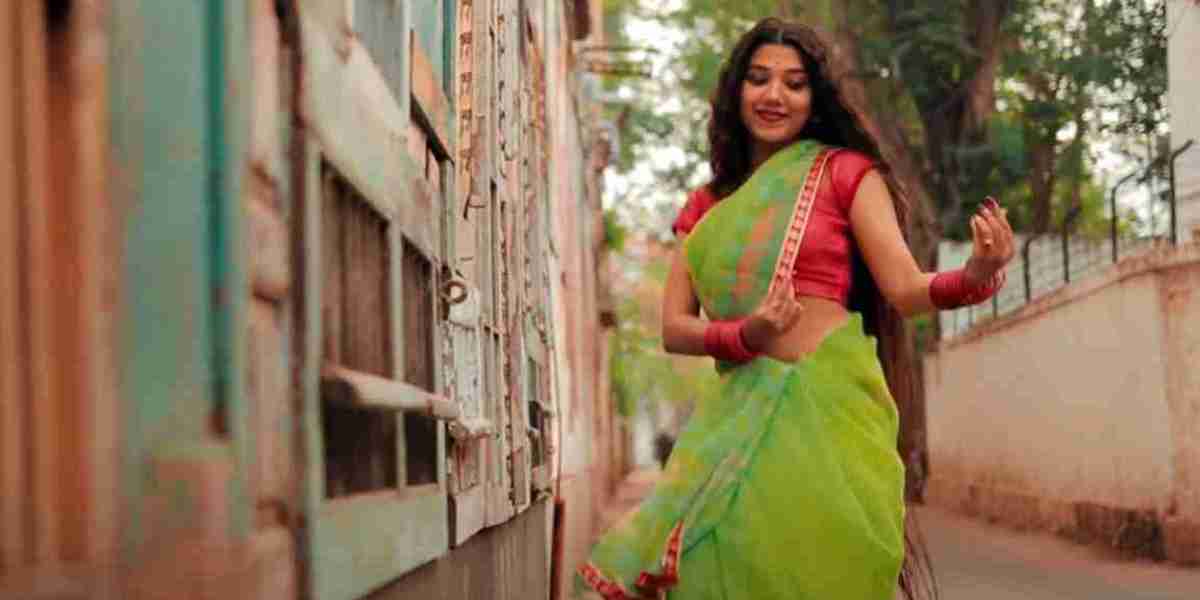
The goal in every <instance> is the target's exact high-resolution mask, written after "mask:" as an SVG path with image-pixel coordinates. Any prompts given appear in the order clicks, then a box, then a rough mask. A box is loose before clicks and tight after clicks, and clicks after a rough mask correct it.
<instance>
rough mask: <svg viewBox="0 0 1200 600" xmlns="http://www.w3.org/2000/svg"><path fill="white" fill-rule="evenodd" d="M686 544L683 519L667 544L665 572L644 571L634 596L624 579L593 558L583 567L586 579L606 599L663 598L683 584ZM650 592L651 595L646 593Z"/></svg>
mask: <svg viewBox="0 0 1200 600" xmlns="http://www.w3.org/2000/svg"><path fill="white" fill-rule="evenodd" d="M682 546H683V522H682V521H680V522H679V523H676V524H675V527H674V528H673V529H671V533H670V535H668V536H667V547H666V549H665V550H664V551H663V557H662V572H661V573H650V572H649V571H642V574H641V575H639V576H638V578H637V582H636V583H635V584H634V585H635V586H636V587H637V588H638V590H639V592H641V593H640V594H638V595H630V593H629V590H627V589H625V586H623V585H621V584H620V582H617V581H613V580H612V579H609V578H608V577H606V576H605V575H604V573H602V572H600V569H599V568H598V567H596V565H595V564H593V563H592V562H591V561H588V562H587V563H586V564H584V565H583V566H582V567H579V574H580V575H581V576H582V577H583V581H584V582H585V583H587V584H588V586H589V587H591V588H592V589H593V590H595V591H596V592H597V593H599V594H600V595H601V596H603V597H604V600H639V599H642V598H660V597H662V596H663V595H664V594H665V593H666V591H667V590H668V589H670V588H672V587H675V585H676V584H678V583H679V555H680V553H681V552H682ZM645 594H649V595H645Z"/></svg>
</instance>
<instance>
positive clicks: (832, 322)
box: [763, 296, 850, 362]
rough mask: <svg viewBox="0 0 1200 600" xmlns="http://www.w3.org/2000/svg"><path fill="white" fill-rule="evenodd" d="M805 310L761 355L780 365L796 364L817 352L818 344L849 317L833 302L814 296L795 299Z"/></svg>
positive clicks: (840, 306)
mask: <svg viewBox="0 0 1200 600" xmlns="http://www.w3.org/2000/svg"><path fill="white" fill-rule="evenodd" d="M797 300H798V301H799V302H800V306H802V307H803V308H804V310H803V311H802V312H801V313H800V318H798V319H797V320H796V322H795V323H794V324H793V325H792V327H791V328H790V329H788V330H787V331H786V332H784V333H782V334H781V335H779V337H776V338H775V339H774V340H773V341H772V342H771V343H770V344H768V345H767V347H766V349H765V350H763V354H765V355H767V356H770V357H771V358H774V359H776V360H780V361H783V362H797V361H800V360H801V359H803V358H804V357H806V356H808V355H809V354H812V353H813V352H816V351H817V348H819V347H820V346H821V342H823V341H825V338H827V337H829V334H831V333H833V332H834V331H836V330H837V329H838V328H839V327H841V326H842V325H844V324H845V323H846V320H847V319H848V318H849V316H850V313H849V312H848V311H847V310H846V307H845V306H842V304H841V303H840V302H838V301H836V300H830V299H828V298H820V297H815V296H800V297H799V298H797Z"/></svg>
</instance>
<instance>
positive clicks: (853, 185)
mask: <svg viewBox="0 0 1200 600" xmlns="http://www.w3.org/2000/svg"><path fill="white" fill-rule="evenodd" d="M834 150H835V152H834V153H833V155H832V156H830V157H829V182H830V183H831V184H832V188H833V195H834V197H835V198H837V201H838V205H839V206H841V208H842V210H844V211H849V210H850V205H851V204H853V203H854V195H855V194H856V193H857V192H858V184H859V183H861V182H862V179H863V177H864V176H866V174H867V173H869V172H870V171H871V169H874V168H876V167H877V166H879V160H877V159H875V158H872V157H871V156H870V155H868V154H866V153H865V152H859V151H858V150H851V149H849V148H835V149H834Z"/></svg>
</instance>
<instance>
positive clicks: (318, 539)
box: [297, 0, 455, 600]
mask: <svg viewBox="0 0 1200 600" xmlns="http://www.w3.org/2000/svg"><path fill="white" fill-rule="evenodd" d="M354 5H355V2H354V1H353V0H335V1H333V2H330V1H328V0H325V1H321V0H301V2H300V3H299V6H298V12H299V19H300V21H301V26H300V28H299V29H300V43H301V46H302V55H303V57H304V60H303V62H302V66H301V69H302V77H303V80H304V81H305V87H304V93H302V94H301V95H300V107H299V112H300V115H299V116H300V118H301V119H302V120H303V121H304V124H305V127H306V129H307V131H308V139H309V140H311V142H312V143H309V144H307V147H306V150H305V156H304V164H303V165H297V168H298V169H303V172H304V193H303V197H304V199H305V201H304V204H303V206H301V207H300V210H301V211H303V213H304V216H303V218H302V219H300V225H299V227H300V228H301V230H302V231H301V232H300V233H299V235H300V236H301V239H302V240H303V241H304V242H306V243H303V245H300V246H298V248H299V254H300V255H301V256H298V260H299V261H301V270H302V271H303V274H302V276H301V279H302V281H303V282H304V284H303V286H302V288H303V289H301V290H298V293H300V294H303V300H302V302H300V303H298V304H299V306H300V307H302V308H301V310H302V311H303V314H302V315H300V316H299V319H300V320H301V322H303V323H304V324H305V325H304V327H302V329H301V331H302V334H301V335H303V336H304V339H303V340H302V341H301V342H300V343H301V345H302V346H303V351H302V352H301V356H300V357H298V361H299V364H300V365H301V366H300V368H301V369H302V370H303V374H302V377H303V386H302V392H301V393H302V396H303V398H302V402H303V406H304V410H303V425H304V439H305V447H306V448H305V462H306V465H307V468H306V472H305V482H304V485H305V489H304V496H305V511H306V513H307V514H308V515H309V527H308V528H307V537H308V540H307V541H308V544H307V546H308V548H309V550H308V552H309V553H310V554H309V556H308V558H309V561H310V564H311V569H310V570H309V576H310V577H311V578H312V581H311V589H312V590H313V595H314V597H315V598H318V599H321V600H326V599H332V600H350V599H354V598H359V597H362V596H365V595H366V594H368V593H369V592H371V591H372V590H374V589H377V588H378V587H380V586H382V585H384V584H386V583H388V582H390V581H393V580H395V579H397V578H398V577H400V576H402V575H404V574H405V573H407V572H409V571H411V570H412V569H414V568H416V567H418V566H420V565H423V564H425V563H427V562H429V561H431V560H433V559H435V558H437V557H438V556H441V555H442V554H444V553H445V552H446V551H447V550H448V548H449V546H450V543H449V542H450V540H449V515H448V502H447V493H446V492H447V472H446V461H445V460H444V459H443V457H445V454H446V443H447V440H446V427H445V424H444V423H445V421H444V420H442V421H439V424H438V428H437V429H438V434H437V447H436V449H435V452H436V453H435V457H436V462H437V481H436V483H434V484H427V485H421V486H407V485H405V482H406V475H405V448H406V443H405V440H404V425H403V419H404V414H405V412H404V410H403V409H402V408H401V409H400V410H396V412H395V418H396V419H397V428H398V436H397V437H398V439H397V448H396V452H397V459H398V460H397V469H398V473H397V481H398V487H397V488H394V489H387V490H382V491H378V492H368V493H361V494H355V495H352V496H347V497H341V498H336V499H327V498H326V497H325V489H324V487H325V480H324V478H325V475H324V457H323V445H324V444H323V440H322V432H321V423H320V419H321V394H320V387H321V370H322V368H323V365H321V364H320V360H321V358H320V357H321V344H322V340H321V337H322V331H323V328H322V323H321V314H320V310H321V309H320V307H321V301H320V298H321V290H320V282H321V281H322V279H321V277H320V269H321V266H320V265H321V263H320V261H321V248H320V242H321V231H320V223H321V217H320V210H321V203H322V202H324V201H325V198H324V197H323V194H322V182H321V168H322V163H326V164H328V165H329V166H330V168H333V169H334V170H335V171H336V172H337V174H338V175H339V176H340V177H342V178H343V179H345V180H346V181H347V182H348V183H349V184H350V185H351V186H353V187H354V188H355V190H356V191H357V192H358V193H359V195H360V197H361V198H362V200H364V201H365V202H367V203H368V204H369V205H370V207H371V208H372V209H373V210H374V211H375V212H376V213H378V214H379V215H380V216H381V217H382V218H383V219H384V220H386V221H387V222H388V245H389V260H390V265H389V274H388V277H389V279H390V282H389V285H390V290H391V292H392V302H391V305H390V306H389V310H390V312H391V315H390V323H391V338H392V342H391V343H392V348H393V352H392V374H393V377H392V378H391V379H389V380H387V381H385V382H378V381H368V382H367V383H368V384H371V383H383V384H384V388H385V391H387V392H389V393H392V392H396V393H398V395H399V396H404V395H405V394H408V395H409V396H410V397H418V398H419V397H427V398H430V399H436V400H437V401H439V402H442V403H443V404H444V403H445V402H446V401H447V399H446V398H445V397H444V396H442V395H440V392H441V391H442V389H443V377H442V372H443V371H442V369H443V365H442V359H443V356H442V352H441V351H440V348H441V344H442V340H441V335H442V331H441V329H442V328H441V327H434V328H433V329H432V335H433V340H432V342H433V346H432V347H433V348H434V356H433V371H434V380H435V381H434V388H435V390H437V391H438V392H439V393H433V394H431V393H429V392H427V391H425V390H422V389H420V388H418V387H417V386H413V385H410V384H407V383H404V382H403V379H404V366H405V353H406V350H407V349H406V348H405V344H404V332H405V329H404V304H403V303H404V298H405V296H404V279H405V278H404V272H403V248H404V245H405V242H406V241H407V243H408V244H411V246H412V247H413V248H415V249H416V250H417V251H419V252H420V253H421V255H423V256H424V258H426V259H427V260H428V261H429V262H430V265H431V267H432V271H433V272H432V276H433V282H432V283H433V285H431V286H430V291H429V293H430V294H431V296H432V297H431V301H432V303H433V304H432V305H433V306H434V310H435V314H436V313H437V312H438V310H439V308H440V306H441V302H440V301H439V299H438V297H437V291H438V289H439V280H440V279H441V278H442V274H441V271H442V269H443V267H444V265H445V264H446V256H447V254H446V246H447V245H448V244H447V242H446V239H445V237H444V235H443V231H444V228H443V222H442V221H443V217H444V215H443V213H444V212H445V208H446V207H447V206H451V205H452V198H453V193H452V190H453V181H454V176H453V169H452V168H447V167H448V166H449V165H450V161H449V160H448V159H446V160H443V161H442V164H443V168H441V169H440V170H439V173H440V180H439V181H438V182H437V184H438V186H437V189H434V188H433V186H430V185H428V184H427V183H426V181H425V180H424V176H425V169H424V167H423V165H424V161H425V160H426V156H413V155H412V152H411V150H410V148H409V141H410V140H411V139H412V136H413V135H414V133H413V131H412V130H411V127H412V126H413V123H414V121H415V122H416V123H417V124H418V126H421V127H422V128H423V129H425V133H426V134H427V135H428V136H429V137H430V145H431V146H435V147H436V148H437V150H438V152H440V154H441V156H442V157H443V158H444V159H445V157H448V156H453V153H452V150H453V136H452V135H451V132H452V129H453V123H452V122H451V121H450V118H451V117H452V115H453V110H452V105H451V104H450V101H449V99H448V98H447V97H446V95H445V93H444V87H445V82H440V84H439V78H438V77H437V76H436V75H434V74H433V72H432V67H431V65H430V62H429V61H428V59H427V57H425V55H424V51H423V50H422V49H421V47H420V45H419V44H416V43H415V42H414V39H415V33H414V31H413V26H412V23H413V19H412V14H411V6H410V4H409V3H407V2H400V3H399V4H398V6H397V7H396V8H397V9H398V21H399V23H398V26H397V29H399V30H400V31H401V32H403V33H402V36H401V37H399V39H400V40H403V42H402V43H403V44H404V48H403V51H402V52H401V53H400V57H399V59H398V61H399V65H398V67H399V68H398V69H397V70H398V71H399V72H400V73H402V74H403V73H407V74H409V76H407V77H401V78H400V80H399V81H396V80H395V79H392V80H391V81H389V80H388V79H387V78H386V76H385V75H384V73H383V72H382V71H381V69H380V67H379V65H377V64H376V63H375V61H374V60H373V58H372V57H371V55H370V52H369V50H368V49H367V48H366V47H365V46H364V45H363V44H362V42H361V41H359V40H358V39H357V37H356V36H355V35H354V34H353V31H354V26H353V24H354V23H355V20H354ZM454 5H455V3H454V2H453V1H452V0H446V3H445V6H447V8H448V10H449V11H452V10H453V8H454ZM453 30H454V23H453V21H450V22H447V23H446V31H448V32H452V31H453ZM449 38H452V36H448V39H449ZM393 66H395V65H393ZM431 83H433V85H430V84H431ZM368 395H369V394H368ZM452 408H453V407H452Z"/></svg>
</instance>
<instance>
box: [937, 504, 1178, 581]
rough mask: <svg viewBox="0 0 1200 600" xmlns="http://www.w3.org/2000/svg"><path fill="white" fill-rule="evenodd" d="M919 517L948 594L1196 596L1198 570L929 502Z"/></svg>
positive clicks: (940, 579)
mask: <svg viewBox="0 0 1200 600" xmlns="http://www.w3.org/2000/svg"><path fill="white" fill-rule="evenodd" d="M917 518H918V522H919V523H920V526H921V529H922V531H923V532H924V533H925V537H926V541H927V543H928V545H929V549H930V553H931V554H932V555H933V565H934V569H935V572H936V576H937V578H938V584H939V588H940V590H941V592H942V594H941V596H942V598H944V599H945V600H960V599H971V600H1001V599H1004V600H1007V599H1010V598H1011V599H1013V600H1016V599H1024V600H1118V599H1120V600H1184V599H1187V600H1198V599H1200V569H1183V568H1179V567H1173V566H1169V565H1167V564H1155V563H1151V562H1132V561H1128V560H1122V559H1120V558H1118V557H1115V556H1111V555H1108V554H1107V553H1105V552H1103V551H1101V550H1098V549H1095V548H1090V547H1084V546H1080V545H1077V544H1073V543H1071V542H1069V541H1067V540H1064V539H1062V538H1058V537H1055V536H1052V535H1047V534H1043V533H1033V532H1025V533H1023V532H1016V531H1012V530H1009V529H1005V528H1001V527H997V526H992V525H987V524H985V523H981V522H978V521H975V520H972V519H966V518H963V517H961V516H957V515H952V514H950V513H947V512H944V511H940V510H937V509H933V508H928V507H922V508H918V509H917Z"/></svg>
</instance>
